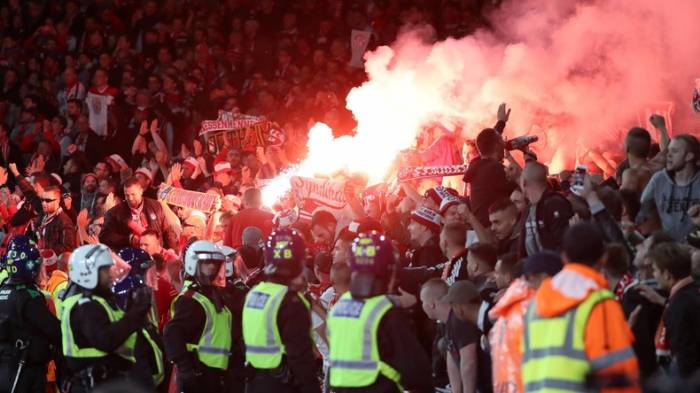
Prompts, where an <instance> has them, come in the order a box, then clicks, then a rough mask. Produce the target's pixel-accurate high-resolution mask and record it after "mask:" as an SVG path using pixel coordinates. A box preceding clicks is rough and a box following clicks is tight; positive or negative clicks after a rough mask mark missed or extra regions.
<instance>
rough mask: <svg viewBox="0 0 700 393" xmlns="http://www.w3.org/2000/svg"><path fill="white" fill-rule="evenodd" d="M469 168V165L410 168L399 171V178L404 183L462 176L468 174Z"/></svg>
mask: <svg viewBox="0 0 700 393" xmlns="http://www.w3.org/2000/svg"><path fill="white" fill-rule="evenodd" d="M468 167H469V166H468V165H436V166H408V167H403V168H401V169H399V173H398V175H397V178H398V180H399V181H400V182H403V181H407V180H413V179H425V178H430V177H443V176H454V175H461V174H464V173H465V172H467V168H468Z"/></svg>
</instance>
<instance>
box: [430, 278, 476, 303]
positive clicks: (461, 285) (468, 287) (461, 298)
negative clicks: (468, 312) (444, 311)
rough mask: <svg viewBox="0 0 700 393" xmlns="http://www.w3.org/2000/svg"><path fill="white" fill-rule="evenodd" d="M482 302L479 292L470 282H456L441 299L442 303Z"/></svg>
mask: <svg viewBox="0 0 700 393" xmlns="http://www.w3.org/2000/svg"><path fill="white" fill-rule="evenodd" d="M480 300H481V296H480V295H479V290H478V289H477V288H476V285H474V283H473V282H471V281H468V280H460V281H456V282H455V283H454V284H452V285H451V286H450V288H449V289H448V290H447V294H446V295H445V296H443V297H442V298H441V299H440V302H441V303H456V304H470V303H475V302H477V301H480Z"/></svg>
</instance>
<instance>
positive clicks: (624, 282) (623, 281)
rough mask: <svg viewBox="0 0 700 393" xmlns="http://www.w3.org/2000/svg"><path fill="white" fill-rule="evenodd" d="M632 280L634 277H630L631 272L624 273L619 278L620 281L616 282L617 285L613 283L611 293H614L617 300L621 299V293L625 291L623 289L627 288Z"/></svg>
mask: <svg viewBox="0 0 700 393" xmlns="http://www.w3.org/2000/svg"><path fill="white" fill-rule="evenodd" d="M633 282H634V277H632V275H631V274H629V273H625V274H624V275H623V276H622V278H620V281H618V282H617V285H615V289H614V290H613V293H614V294H615V299H617V300H618V301H619V300H621V299H622V294H623V293H625V290H626V289H627V287H628V286H630V285H631V284H632V283H633Z"/></svg>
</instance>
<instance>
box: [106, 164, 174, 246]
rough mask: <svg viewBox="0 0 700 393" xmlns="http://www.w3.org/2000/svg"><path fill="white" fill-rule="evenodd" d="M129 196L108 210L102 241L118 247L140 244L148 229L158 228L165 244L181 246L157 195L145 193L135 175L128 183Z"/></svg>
mask: <svg viewBox="0 0 700 393" xmlns="http://www.w3.org/2000/svg"><path fill="white" fill-rule="evenodd" d="M124 197H125V200H124V201H123V202H121V203H120V204H118V205H116V206H114V207H113V208H111V209H110V210H108V211H107V212H106V213H105V222H104V226H103V227H102V231H101V232H100V241H101V242H102V243H104V244H106V245H108V246H109V247H111V248H112V249H114V250H120V249H122V248H124V247H138V246H139V243H140V240H139V239H140V237H141V235H142V234H143V233H144V232H145V231H146V230H147V229H153V230H155V231H156V232H158V233H159V234H160V236H161V239H163V245H164V247H165V248H172V249H177V248H178V241H177V235H176V234H175V232H174V231H173V229H172V228H171V227H170V224H169V223H168V220H167V219H166V218H165V214H164V213H163V207H162V206H161V205H160V203H159V202H158V201H156V200H154V199H150V198H145V197H143V187H142V186H141V183H140V182H139V180H138V179H137V178H135V177H132V178H131V179H129V180H127V181H126V183H125V184H124Z"/></svg>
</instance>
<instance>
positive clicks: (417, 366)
mask: <svg viewBox="0 0 700 393" xmlns="http://www.w3.org/2000/svg"><path fill="white" fill-rule="evenodd" d="M350 255H351V256H350V269H351V271H352V277H351V282H350V290H349V291H348V292H346V293H345V294H344V295H343V296H342V297H341V298H340V300H339V301H338V302H337V303H336V304H335V305H334V306H333V308H332V309H331V310H330V312H329V314H328V319H327V322H326V323H327V326H328V337H329V341H328V344H329V357H330V366H331V369H330V385H331V388H332V390H333V391H334V392H337V393H346V392H347V393H349V392H403V391H404V389H406V390H410V391H415V392H432V391H433V387H432V382H431V375H430V369H431V367H430V363H429V359H428V357H427V355H426V354H425V352H424V351H423V349H422V348H421V345H420V344H419V342H418V340H417V338H416V337H415V335H413V333H412V332H411V330H410V329H409V328H408V323H407V322H408V321H407V320H406V319H405V318H404V317H403V315H402V312H401V311H400V309H398V308H396V307H395V306H394V304H393V303H392V301H391V300H390V299H389V298H388V297H387V294H388V293H391V292H393V290H394V289H395V288H394V286H395V283H396V281H395V280H396V268H397V261H396V258H395V254H394V249H393V246H392V245H391V241H390V240H389V239H388V238H386V237H385V236H383V235H380V234H378V233H377V232H372V233H370V234H360V236H359V237H358V238H357V239H356V240H355V241H354V242H353V246H352V252H351V254H350Z"/></svg>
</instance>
